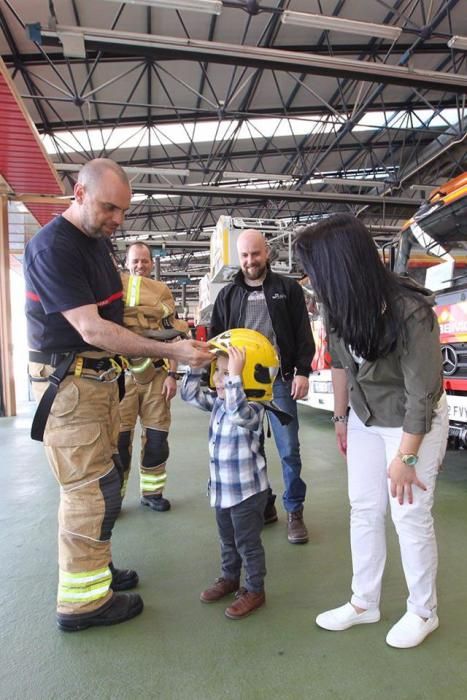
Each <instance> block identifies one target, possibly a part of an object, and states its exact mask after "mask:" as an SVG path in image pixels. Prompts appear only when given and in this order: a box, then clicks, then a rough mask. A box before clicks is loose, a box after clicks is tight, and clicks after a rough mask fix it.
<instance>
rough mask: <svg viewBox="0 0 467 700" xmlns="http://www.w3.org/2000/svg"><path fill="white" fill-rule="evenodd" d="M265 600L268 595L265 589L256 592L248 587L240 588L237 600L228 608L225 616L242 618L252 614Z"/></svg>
mask: <svg viewBox="0 0 467 700" xmlns="http://www.w3.org/2000/svg"><path fill="white" fill-rule="evenodd" d="M265 602H266V595H265V593H264V591H261V593H254V592H253V591H247V590H246V588H240V590H239V591H238V592H237V594H236V596H235V602H233V603H232V605H229V607H228V608H227V609H226V611H225V616H226V617H228V618H229V619H230V620H241V619H242V617H246V616H247V615H251V613H252V612H254V611H255V610H257V609H258V608H260V607H261V606H262V605H264V603H265Z"/></svg>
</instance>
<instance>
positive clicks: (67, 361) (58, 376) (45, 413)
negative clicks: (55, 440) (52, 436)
mask: <svg viewBox="0 0 467 700" xmlns="http://www.w3.org/2000/svg"><path fill="white" fill-rule="evenodd" d="M75 357H76V353H75V352H70V354H69V355H66V356H65V357H64V358H63V359H62V360H61V362H60V363H59V364H58V365H57V367H56V368H55V369H54V371H53V372H52V374H51V375H50V376H49V377H47V379H48V382H49V386H48V387H47V389H46V390H45V392H44V394H43V395H42V398H41V400H40V402H39V405H38V406H37V409H36V413H35V414H34V418H33V421H32V425H31V438H32V439H33V440H38V441H39V442H42V440H43V439H44V430H45V426H46V423H47V419H48V417H49V413H50V409H51V408H52V404H53V402H54V400H55V397H56V395H57V392H58V387H59V386H60V384H61V382H62V381H63V380H64V379H65V377H66V375H67V374H68V370H69V369H70V367H71V365H72V364H73V362H74V360H75Z"/></svg>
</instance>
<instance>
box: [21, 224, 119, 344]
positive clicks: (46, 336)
mask: <svg viewBox="0 0 467 700" xmlns="http://www.w3.org/2000/svg"><path fill="white" fill-rule="evenodd" d="M24 278H25V280H26V317H27V326H28V342H29V347H30V349H31V350H42V351H47V350H50V351H54V352H67V351H70V350H78V351H83V350H89V349H90V347H91V346H89V345H88V344H87V343H85V342H84V340H83V339H82V337H81V336H80V334H79V333H78V331H76V330H75V329H74V328H73V326H72V325H71V324H70V323H68V321H67V320H66V319H65V317H64V316H63V315H62V313H61V312H62V311H67V310H69V309H75V308H78V307H79V306H85V305H87V304H97V307H98V311H99V315H100V316H101V317H102V318H104V319H106V320H108V321H113V322H114V323H118V324H119V325H122V323H123V292H122V283H121V280H120V275H119V273H118V271H117V269H116V268H115V265H114V262H113V260H112V257H111V254H110V248H109V246H108V243H107V241H106V240H105V239H103V238H90V237H89V236H86V234H84V233H83V232H82V231H80V230H79V229H78V228H76V226H73V224H71V223H70V222H69V221H67V219H65V218H63V216H57V217H56V218H55V219H53V220H52V221H51V222H50V223H49V224H46V226H44V227H43V228H42V229H41V230H40V231H39V232H38V233H37V234H36V235H35V236H34V237H33V238H32V239H31V241H30V242H29V243H28V245H27V246H26V250H25V253H24Z"/></svg>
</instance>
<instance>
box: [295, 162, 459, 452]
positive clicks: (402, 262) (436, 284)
mask: <svg viewBox="0 0 467 700" xmlns="http://www.w3.org/2000/svg"><path fill="white" fill-rule="evenodd" d="M416 243H417V244H418V250H414V251H412V248H414V246H415V244H416ZM420 248H421V249H422V253H420ZM454 251H455V255H454V254H451V253H453V252H454ZM411 252H412V255H411ZM424 253H427V254H428V255H429V256H430V257H428V256H426V255H424ZM433 256H436V258H438V264H436V262H434V258H433ZM439 258H441V259H442V260H443V262H441V263H439ZM430 259H431V260H432V261H433V262H432V264H431V266H430V267H428V268H427V269H426V277H425V279H424V280H422V279H418V281H420V282H424V284H425V285H426V286H427V287H428V288H429V289H433V291H435V293H436V306H435V313H436V315H437V318H438V322H439V325H440V338H441V344H442V357H443V374H444V388H445V390H446V394H447V398H448V405H449V438H450V444H451V446H452V447H455V448H461V449H465V448H466V447H467V271H466V267H467V173H464V174H463V175H460V176H459V177H457V178H455V179H453V180H450V181H448V182H447V183H446V184H445V185H443V186H442V187H439V188H437V189H434V190H433V191H432V192H431V194H430V195H429V197H428V199H427V201H426V202H425V203H424V204H423V205H422V206H421V207H420V209H419V210H418V211H417V213H416V214H415V216H414V217H413V218H412V219H410V220H409V221H407V222H406V223H405V224H404V226H403V228H402V232H401V235H400V238H399V241H398V247H397V251H396V255H395V265H394V271H395V272H397V273H399V274H410V275H414V276H417V275H416V274H414V272H415V271H417V270H418V271H420V270H421V269H422V268H423V269H425V268H426V266H427V260H430ZM428 264H430V263H428ZM311 327H312V331H313V334H314V337H315V342H316V345H317V352H316V355H315V357H314V359H313V364H312V372H311V374H310V390H309V393H308V396H307V397H306V399H304V400H303V401H302V402H301V403H303V404H304V405H307V406H312V407H314V408H322V409H325V410H328V411H332V410H333V408H334V401H333V394H332V382H331V370H330V364H329V360H330V358H329V356H328V354H327V349H326V337H325V333H324V330H323V328H322V322H321V318H320V316H319V313H317V312H315V313H314V314H312V315H311Z"/></svg>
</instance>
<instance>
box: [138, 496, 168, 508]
mask: <svg viewBox="0 0 467 700" xmlns="http://www.w3.org/2000/svg"><path fill="white" fill-rule="evenodd" d="M141 504H142V505H143V506H149V508H151V510H157V511H159V513H163V512H164V511H166V510H170V501H168V500H167V499H166V498H164V497H163V496H162V494H161V493H159V494H157V495H156V496H141Z"/></svg>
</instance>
